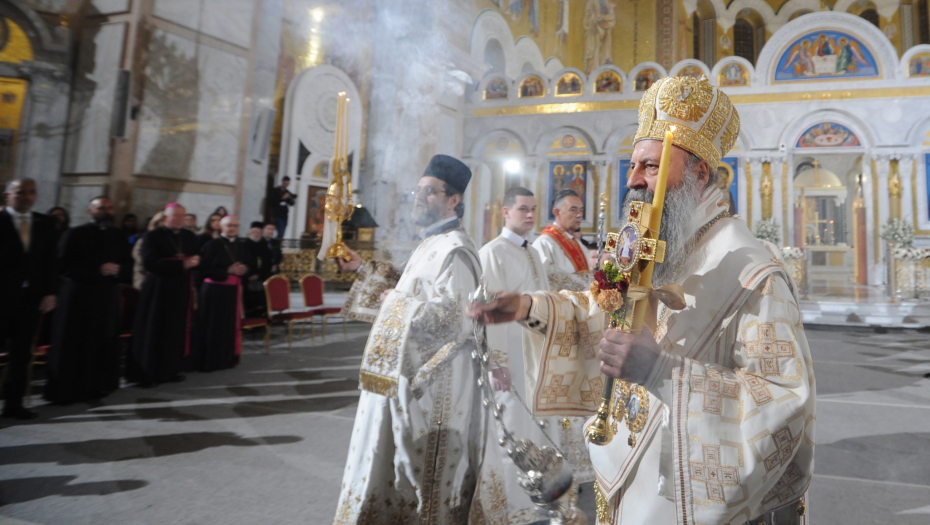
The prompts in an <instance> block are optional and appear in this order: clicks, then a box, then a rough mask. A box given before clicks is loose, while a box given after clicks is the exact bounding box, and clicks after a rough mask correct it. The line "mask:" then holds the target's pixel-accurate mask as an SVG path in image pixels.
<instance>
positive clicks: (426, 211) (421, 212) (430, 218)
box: [413, 199, 446, 228]
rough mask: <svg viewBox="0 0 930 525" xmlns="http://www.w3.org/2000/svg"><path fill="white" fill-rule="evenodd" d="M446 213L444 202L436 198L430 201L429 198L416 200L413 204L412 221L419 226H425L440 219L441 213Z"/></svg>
mask: <svg viewBox="0 0 930 525" xmlns="http://www.w3.org/2000/svg"><path fill="white" fill-rule="evenodd" d="M445 213H446V202H445V201H440V200H439V199H436V200H434V201H430V200H429V199H423V200H422V201H421V200H419V199H418V200H417V201H416V202H414V205H413V221H414V222H415V223H416V224H417V226H420V227H421V228H425V227H427V226H430V225H432V224H436V223H437V222H439V221H441V220H442V217H443V215H445Z"/></svg>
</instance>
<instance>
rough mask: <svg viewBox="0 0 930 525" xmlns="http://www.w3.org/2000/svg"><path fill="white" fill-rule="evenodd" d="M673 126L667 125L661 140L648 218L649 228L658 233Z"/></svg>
mask: <svg viewBox="0 0 930 525" xmlns="http://www.w3.org/2000/svg"><path fill="white" fill-rule="evenodd" d="M674 132H675V126H669V128H668V131H666V132H665V140H664V141H662V160H661V161H659V176H658V178H657V179H656V189H655V192H653V197H652V216H651V217H650V219H649V229H650V230H652V231H653V232H655V234H656V236H657V237H658V235H659V227H660V226H661V225H662V208H663V207H664V205H665V186H666V184H667V183H668V166H669V164H670V163H671V157H672V138H673V133H674Z"/></svg>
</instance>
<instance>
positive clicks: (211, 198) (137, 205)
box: [130, 188, 234, 224]
mask: <svg viewBox="0 0 930 525" xmlns="http://www.w3.org/2000/svg"><path fill="white" fill-rule="evenodd" d="M233 199H234V198H233V196H232V195H215V194H212V193H195V192H189V191H171V190H155V189H149V188H133V189H132V207H131V208H130V212H132V213H135V214H136V215H137V216H138V217H139V220H140V222H141V221H142V220H145V218H147V217H151V216H152V215H154V214H155V213H156V212H158V211H161V210H163V209H164V208H165V205H166V204H168V203H171V202H177V203H179V204H181V205H182V206H184V207H185V208H187V213H193V214H195V215H197V223H198V224H203V222H204V221H205V220H206V219H207V217H208V216H209V215H210V214H211V213H213V210H215V209H216V208H217V207H218V206H225V207H226V209H228V210H230V211H232V210H233Z"/></svg>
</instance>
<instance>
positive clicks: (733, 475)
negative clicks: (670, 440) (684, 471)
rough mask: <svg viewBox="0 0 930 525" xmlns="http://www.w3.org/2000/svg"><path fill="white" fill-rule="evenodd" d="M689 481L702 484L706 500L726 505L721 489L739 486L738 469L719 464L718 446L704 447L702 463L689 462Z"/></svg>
mask: <svg viewBox="0 0 930 525" xmlns="http://www.w3.org/2000/svg"><path fill="white" fill-rule="evenodd" d="M691 479H693V480H695V481H703V482H704V485H705V486H706V487H707V499H709V500H710V501H714V502H717V503H726V502H727V499H726V496H725V495H724V492H723V487H738V486H739V468H737V467H734V466H724V465H721V464H720V445H704V462H703V463H702V462H700V461H692V462H691Z"/></svg>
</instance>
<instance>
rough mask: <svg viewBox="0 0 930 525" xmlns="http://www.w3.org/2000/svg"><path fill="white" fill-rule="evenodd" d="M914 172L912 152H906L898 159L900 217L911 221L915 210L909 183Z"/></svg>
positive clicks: (912, 192) (912, 191) (911, 187)
mask: <svg viewBox="0 0 930 525" xmlns="http://www.w3.org/2000/svg"><path fill="white" fill-rule="evenodd" d="M913 174H914V154H913V153H906V154H904V155H902V156H901V159H900V160H898V177H899V178H900V179H901V218H902V219H904V220H906V221H907V222H912V221H913V220H914V216H915V214H916V213H917V210H915V209H914V188H913V185H912V184H911V181H912V176H913Z"/></svg>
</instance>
